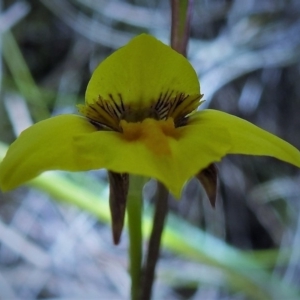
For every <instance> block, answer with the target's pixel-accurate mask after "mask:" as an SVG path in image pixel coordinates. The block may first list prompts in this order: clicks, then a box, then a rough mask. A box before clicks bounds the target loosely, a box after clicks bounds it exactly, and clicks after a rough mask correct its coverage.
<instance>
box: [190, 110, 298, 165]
mask: <svg viewBox="0 0 300 300" xmlns="http://www.w3.org/2000/svg"><path fill="white" fill-rule="evenodd" d="M203 121H205V122H211V123H214V124H216V126H222V127H223V128H224V129H225V130H226V131H228V132H229V134H230V137H231V147H230V148H229V149H228V152H227V154H247V155H263V156H271V157H275V158H277V159H280V160H282V161H285V162H287V163H290V164H293V165H295V166H297V167H300V152H299V150H298V149H296V148H295V147H294V146H292V145H291V144H289V143H287V142H286V141H284V140H282V139H281V138H279V137H277V136H275V135H273V134H271V133H269V132H267V131H266V130H263V129H261V128H259V127H257V126H256V125H254V124H252V123H250V122H248V121H246V120H243V119H241V118H238V117H236V116H233V115H230V114H227V113H224V112H221V111H217V110H210V109H207V110H204V111H201V112H196V113H195V114H193V116H192V117H191V120H190V122H191V123H193V124H198V123H201V122H203Z"/></svg>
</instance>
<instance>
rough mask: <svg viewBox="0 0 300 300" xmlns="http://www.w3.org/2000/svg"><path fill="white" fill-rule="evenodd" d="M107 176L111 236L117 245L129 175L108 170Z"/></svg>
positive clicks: (123, 214)
mask: <svg viewBox="0 0 300 300" xmlns="http://www.w3.org/2000/svg"><path fill="white" fill-rule="evenodd" d="M108 178H109V207H110V214H111V222H112V236H113V240H114V244H115V245H118V244H119V242H120V238H121V234H122V230H123V226H124V218H125V210H126V200H127V194H128V187H129V176H128V174H121V173H115V172H111V171H109V172H108Z"/></svg>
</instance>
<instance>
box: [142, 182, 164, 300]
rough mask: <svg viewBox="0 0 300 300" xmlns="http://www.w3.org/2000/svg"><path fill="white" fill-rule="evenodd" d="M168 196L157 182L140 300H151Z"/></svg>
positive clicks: (162, 186)
mask: <svg viewBox="0 0 300 300" xmlns="http://www.w3.org/2000/svg"><path fill="white" fill-rule="evenodd" d="M168 195H169V193H168V190H167V189H166V188H165V187H164V185H163V184H162V183H160V182H157V197H156V206H155V215H154V219H153V227H152V232H151V236H150V240H149V246H148V253H147V258H146V263H145V268H144V270H143V281H142V286H141V297H140V299H142V300H149V299H151V294H152V286H153V281H154V275H155V267H156V263H157V260H158V258H159V250H160V242H161V237H162V234H163V230H164V225H165V219H166V216H167V213H168Z"/></svg>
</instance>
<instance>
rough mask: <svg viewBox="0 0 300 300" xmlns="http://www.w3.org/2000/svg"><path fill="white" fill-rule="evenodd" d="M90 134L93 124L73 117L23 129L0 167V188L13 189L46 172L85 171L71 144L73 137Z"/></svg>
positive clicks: (55, 118) (64, 117)
mask: <svg viewBox="0 0 300 300" xmlns="http://www.w3.org/2000/svg"><path fill="white" fill-rule="evenodd" d="M93 131H95V127H94V126H93V125H91V124H90V123H89V122H88V121H87V120H86V119H85V118H82V117H79V116H75V115H63V116H58V117H54V118H50V119H47V120H45V121H41V122H39V123H37V124H35V125H33V126H31V127H30V128H28V129H26V130H25V131H23V132H22V133H21V135H20V136H19V137H18V138H17V140H16V141H15V142H14V143H13V144H12V145H11V146H10V148H9V150H8V152H7V154H6V156H5V158H4V160H3V162H2V163H1V165H0V187H1V189H2V190H3V191H6V190H9V189H13V188H14V187H16V186H18V185H20V184H22V183H24V182H26V181H28V180H30V179H32V178H34V177H36V176H37V175H38V174H40V173H41V172H43V171H47V170H68V171H80V170H87V169H86V168H85V166H84V165H82V164H81V163H80V153H78V152H76V149H75V148H74V147H73V144H72V142H73V137H74V135H78V134H82V133H90V132H93Z"/></svg>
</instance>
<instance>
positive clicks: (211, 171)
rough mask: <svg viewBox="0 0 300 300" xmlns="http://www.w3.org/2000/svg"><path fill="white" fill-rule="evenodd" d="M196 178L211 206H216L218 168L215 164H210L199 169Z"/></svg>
mask: <svg viewBox="0 0 300 300" xmlns="http://www.w3.org/2000/svg"><path fill="white" fill-rule="evenodd" d="M196 178H197V179H198V180H199V181H200V183H201V184H202V186H203V188H204V189H205V192H206V194H207V196H208V199H209V202H210V204H211V206H212V207H215V206H216V198H217V185H218V170H217V168H216V166H215V164H210V165H209V166H208V167H207V168H206V169H203V170H202V171H200V172H199V173H198V174H197V175H196Z"/></svg>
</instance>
